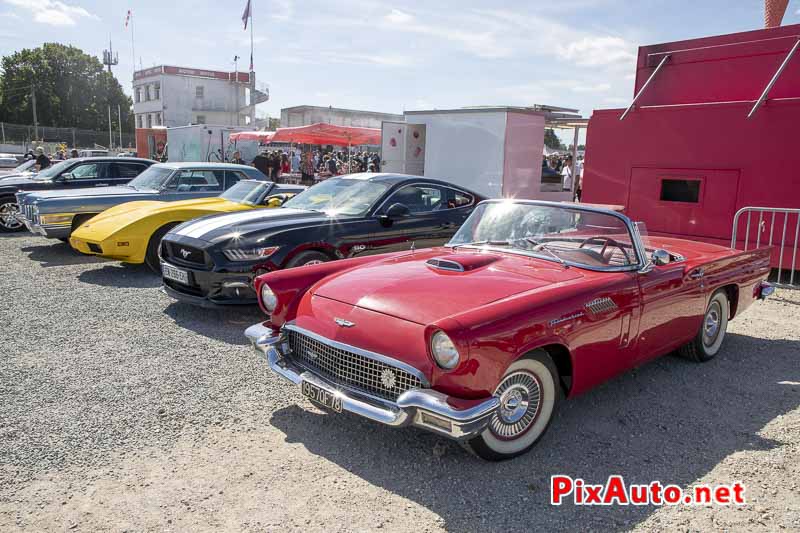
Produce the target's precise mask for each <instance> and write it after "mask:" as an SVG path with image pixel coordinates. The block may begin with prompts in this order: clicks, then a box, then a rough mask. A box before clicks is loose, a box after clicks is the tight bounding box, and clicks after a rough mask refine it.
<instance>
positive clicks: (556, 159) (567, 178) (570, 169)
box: [544, 154, 583, 202]
mask: <svg viewBox="0 0 800 533" xmlns="http://www.w3.org/2000/svg"><path fill="white" fill-rule="evenodd" d="M544 161H545V164H547V166H549V167H550V168H551V169H553V170H555V171H556V172H558V173H559V174H561V188H562V190H563V191H572V190H573V188H572V185H573V183H574V185H575V189H574V191H575V195H574V200H575V201H577V202H580V201H581V181H582V180H583V156H582V155H579V156H578V161H577V162H573V160H572V154H566V155H565V154H553V155H551V156H549V157H545V158H544ZM573 163H574V164H573Z"/></svg>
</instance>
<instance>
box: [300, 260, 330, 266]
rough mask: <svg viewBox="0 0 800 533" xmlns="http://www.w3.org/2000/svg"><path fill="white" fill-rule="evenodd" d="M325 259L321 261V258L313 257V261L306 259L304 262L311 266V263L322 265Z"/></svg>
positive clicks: (305, 264) (304, 264)
mask: <svg viewBox="0 0 800 533" xmlns="http://www.w3.org/2000/svg"><path fill="white" fill-rule="evenodd" d="M324 262H325V261H320V260H319V259H312V260H311V261H306V262H305V263H303V266H310V265H321V264H322V263H324Z"/></svg>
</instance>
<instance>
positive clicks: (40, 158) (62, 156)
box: [25, 146, 78, 172]
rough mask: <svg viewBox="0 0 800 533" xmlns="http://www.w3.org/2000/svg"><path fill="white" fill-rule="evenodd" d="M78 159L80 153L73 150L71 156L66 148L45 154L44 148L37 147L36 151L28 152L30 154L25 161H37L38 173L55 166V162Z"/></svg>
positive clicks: (26, 155) (27, 154)
mask: <svg viewBox="0 0 800 533" xmlns="http://www.w3.org/2000/svg"><path fill="white" fill-rule="evenodd" d="M76 157H78V151H77V150H75V149H72V150H71V151H70V152H69V154H67V148H66V147H63V146H62V147H60V148H59V149H58V150H56V151H55V152H52V153H50V154H49V155H48V154H45V153H44V148H43V147H41V146H37V147H36V150H35V151H34V150H28V153H26V154H25V161H30V160H31V159H35V160H36V165H35V167H36V171H37V172H39V171H42V170H44V169H46V168H47V167H49V166H50V165H52V164H53V162H54V161H56V162H57V161H65V160H67V159H74V158H76Z"/></svg>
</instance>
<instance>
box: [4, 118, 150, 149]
mask: <svg viewBox="0 0 800 533" xmlns="http://www.w3.org/2000/svg"><path fill="white" fill-rule="evenodd" d="M37 133H38V134H37ZM35 141H38V142H42V143H48V144H51V143H58V144H61V143H64V144H66V145H67V146H68V147H70V148H94V147H95V145H98V146H104V147H106V148H110V147H109V146H108V141H109V138H108V131H95V130H84V129H79V128H51V127H48V126H39V128H38V130H37V129H36V128H34V126H33V125H27V124H9V123H8V122H0V144H19V145H22V146H24V147H27V148H30V147H31V146H32V145H33V143H34V142H35ZM111 142H112V145H113V147H115V148H119V147H134V146H136V137H135V135H134V134H133V133H125V132H123V133H122V143H121V144H120V134H119V131H116V130H115V131H112V132H111Z"/></svg>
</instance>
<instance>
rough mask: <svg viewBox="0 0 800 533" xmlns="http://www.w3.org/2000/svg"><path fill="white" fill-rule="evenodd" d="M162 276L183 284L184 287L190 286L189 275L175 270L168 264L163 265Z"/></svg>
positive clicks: (178, 269) (183, 271)
mask: <svg viewBox="0 0 800 533" xmlns="http://www.w3.org/2000/svg"><path fill="white" fill-rule="evenodd" d="M161 275H162V276H164V277H165V278H167V279H171V280H172V281H177V282H178V283H183V284H184V285H188V284H189V273H188V272H187V271H185V270H181V269H180V268H175V267H174V266H172V265H168V264H167V263H161Z"/></svg>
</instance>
